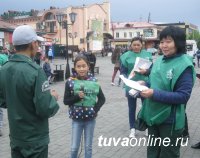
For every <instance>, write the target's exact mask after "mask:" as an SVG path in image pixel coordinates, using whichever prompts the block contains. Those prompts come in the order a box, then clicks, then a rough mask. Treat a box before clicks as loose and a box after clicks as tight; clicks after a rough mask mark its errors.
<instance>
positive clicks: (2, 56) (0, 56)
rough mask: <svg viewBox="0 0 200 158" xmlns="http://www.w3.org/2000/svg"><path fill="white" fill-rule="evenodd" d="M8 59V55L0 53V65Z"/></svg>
mask: <svg viewBox="0 0 200 158" xmlns="http://www.w3.org/2000/svg"><path fill="white" fill-rule="evenodd" d="M6 61H8V56H7V55H6V54H0V67H1V66H2V65H3V64H4V63H5V62H6Z"/></svg>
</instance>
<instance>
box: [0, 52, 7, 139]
mask: <svg viewBox="0 0 200 158" xmlns="http://www.w3.org/2000/svg"><path fill="white" fill-rule="evenodd" d="M6 61H8V56H7V55H6V54H5V53H1V52H0V68H1V66H2V65H3V64H4V63H5V62H6ZM2 135H3V109H2V108H0V137H1V136H2Z"/></svg>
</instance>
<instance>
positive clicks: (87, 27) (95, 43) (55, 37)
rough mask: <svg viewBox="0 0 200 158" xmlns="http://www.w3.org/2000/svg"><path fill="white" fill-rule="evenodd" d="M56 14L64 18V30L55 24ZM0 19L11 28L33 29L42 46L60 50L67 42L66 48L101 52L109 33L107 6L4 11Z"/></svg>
mask: <svg viewBox="0 0 200 158" xmlns="http://www.w3.org/2000/svg"><path fill="white" fill-rule="evenodd" d="M72 12H73V13H76V14H77V16H76V20H75V22H74V24H73V25H70V23H71V21H70V17H69V14H70V13H72ZM57 14H65V16H64V19H63V21H65V22H66V21H67V23H68V25H67V26H63V24H64V23H62V24H61V25H60V24H59V23H58V21H57V18H56V15H57ZM2 18H3V19H4V20H5V21H6V22H9V23H11V24H15V25H22V24H28V25H31V26H33V27H34V28H35V29H36V31H37V32H38V34H40V35H42V36H43V37H44V38H45V45H46V46H49V45H52V44H58V45H63V46H64V45H66V43H67V40H68V45H69V46H77V47H79V48H85V49H86V50H88V49H90V50H93V51H98V50H101V49H102V48H103V43H104V36H105V35H106V33H107V32H109V30H110V25H109V24H110V3H109V2H103V3H102V4H92V5H88V6H85V5H83V6H79V7H71V6H70V7H66V8H55V7H50V9H48V10H42V11H37V10H31V11H30V12H16V11H8V12H7V13H4V14H3V15H2ZM66 27H67V28H66ZM66 29H68V35H66ZM69 48H70V47H69Z"/></svg>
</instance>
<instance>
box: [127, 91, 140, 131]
mask: <svg viewBox="0 0 200 158" xmlns="http://www.w3.org/2000/svg"><path fill="white" fill-rule="evenodd" d="M126 97H127V100H128V111H129V125H130V129H131V128H135V117H136V116H135V111H136V107H137V98H134V97H132V96H130V95H129V94H128V92H127V91H126ZM140 99H141V101H142V102H143V100H144V99H143V98H140Z"/></svg>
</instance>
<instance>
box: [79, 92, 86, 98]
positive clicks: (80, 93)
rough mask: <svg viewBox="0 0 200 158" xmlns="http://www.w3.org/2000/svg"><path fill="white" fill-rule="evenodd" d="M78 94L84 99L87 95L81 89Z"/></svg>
mask: <svg viewBox="0 0 200 158" xmlns="http://www.w3.org/2000/svg"><path fill="white" fill-rule="evenodd" d="M78 95H79V97H80V98H81V99H83V98H84V96H85V94H84V92H83V91H79V93H78Z"/></svg>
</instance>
